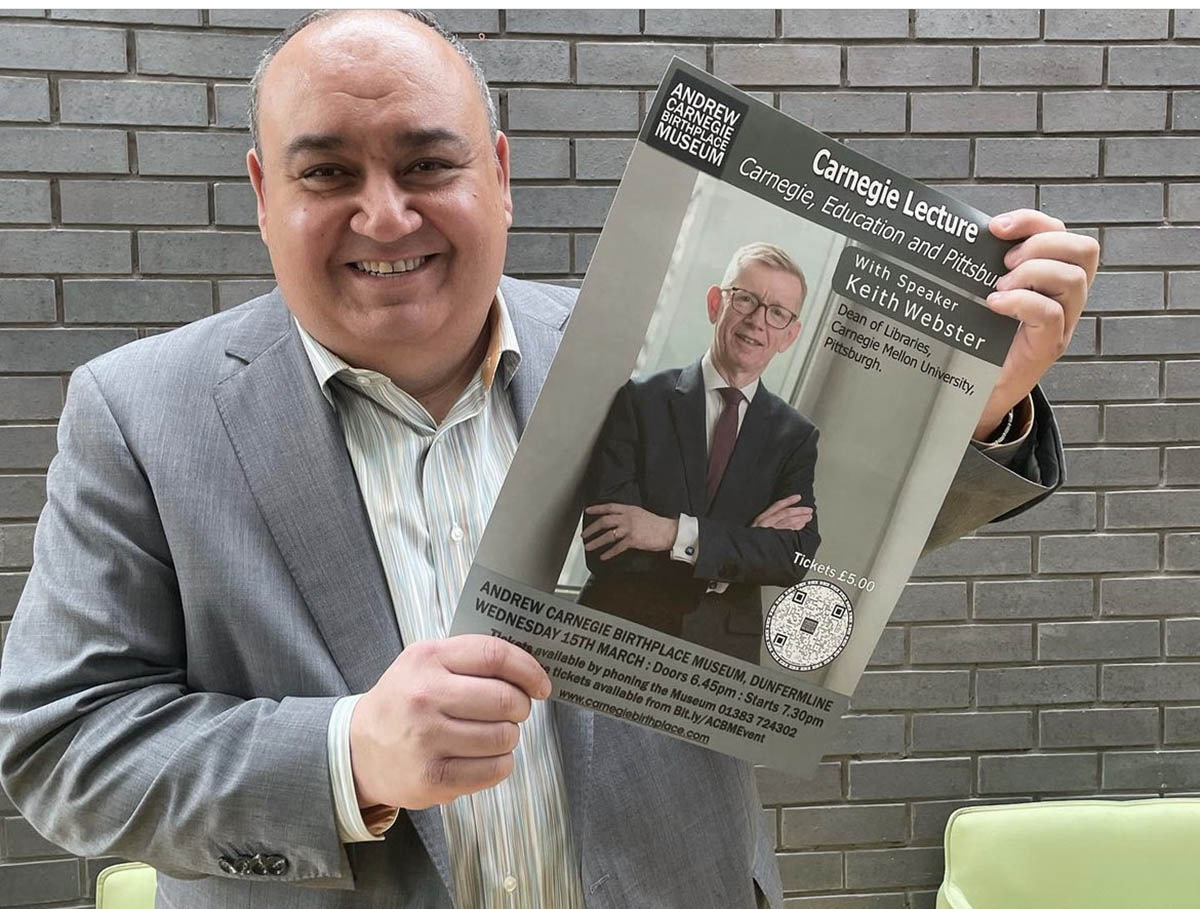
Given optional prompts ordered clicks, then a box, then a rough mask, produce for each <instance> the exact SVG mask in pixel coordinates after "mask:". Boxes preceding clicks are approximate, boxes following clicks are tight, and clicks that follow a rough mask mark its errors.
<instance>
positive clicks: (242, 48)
mask: <svg viewBox="0 0 1200 909" xmlns="http://www.w3.org/2000/svg"><path fill="white" fill-rule="evenodd" d="M135 39H136V44H135V49H136V53H137V72H139V73H149V74H153V75H163V76H204V77H206V78H212V79H249V78H250V77H251V76H252V75H253V74H254V68H255V67H256V66H257V65H258V59H259V57H260V56H262V52H263V49H264V48H265V47H266V46H267V44H268V42H270V40H271V36H270V35H227V34H219V33H205V32H169V31H162V32H159V31H138V32H137V33H136V35H135ZM124 68H125V52H124V46H123V45H122V51H121V69H124Z"/></svg>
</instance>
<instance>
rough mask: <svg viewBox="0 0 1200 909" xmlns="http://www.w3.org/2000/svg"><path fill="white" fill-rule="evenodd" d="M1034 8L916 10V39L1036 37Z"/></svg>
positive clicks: (1036, 12)
mask: <svg viewBox="0 0 1200 909" xmlns="http://www.w3.org/2000/svg"><path fill="white" fill-rule="evenodd" d="M1039 18H1040V17H1039V16H1038V11H1037V10H1035V9H919V10H917V15H916V23H915V25H916V36H917V37H918V38H971V39H975V40H981V39H986V38H1037V37H1038V32H1039V31H1040V28H1041V23H1040V22H1039V21H1038V20H1039Z"/></svg>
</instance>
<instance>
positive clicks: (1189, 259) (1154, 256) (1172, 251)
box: [1101, 147, 1200, 265]
mask: <svg viewBox="0 0 1200 909" xmlns="http://www.w3.org/2000/svg"><path fill="white" fill-rule="evenodd" d="M1197 151H1198V153H1200V147H1198V148H1197ZM1101 260H1102V261H1103V262H1104V263H1105V264H1106V265H1200V227H1113V228H1109V229H1108V230H1106V231H1105V232H1104V245H1103V248H1102V251H1101Z"/></svg>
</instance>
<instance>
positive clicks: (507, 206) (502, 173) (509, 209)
mask: <svg viewBox="0 0 1200 909" xmlns="http://www.w3.org/2000/svg"><path fill="white" fill-rule="evenodd" d="M510 173H511V172H510V169H509V161H508V137H507V136H505V135H504V133H501V132H497V133H496V179H497V180H498V181H499V183H500V191H501V192H502V193H503V194H504V212H505V215H506V218H507V220H508V226H509V227H512V223H513V204H512V185H511V184H510V182H509V177H510Z"/></svg>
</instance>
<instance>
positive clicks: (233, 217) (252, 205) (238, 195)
mask: <svg viewBox="0 0 1200 909" xmlns="http://www.w3.org/2000/svg"><path fill="white" fill-rule="evenodd" d="M213 223H214V224H233V225H238V226H242V227H254V226H256V225H257V224H258V200H257V198H256V197H255V195H254V189H253V188H252V187H251V186H250V184H249V183H214V184H213Z"/></svg>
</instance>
